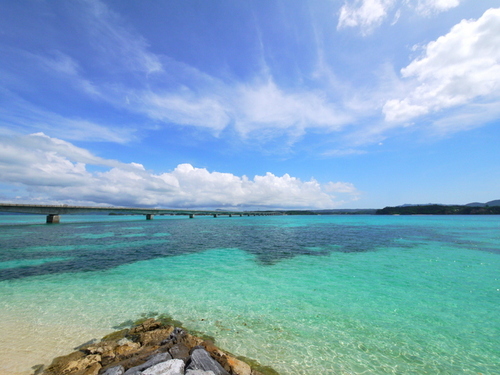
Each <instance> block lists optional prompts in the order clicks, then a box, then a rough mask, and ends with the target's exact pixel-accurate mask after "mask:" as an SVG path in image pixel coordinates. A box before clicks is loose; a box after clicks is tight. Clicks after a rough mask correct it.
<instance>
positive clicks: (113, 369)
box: [102, 365, 125, 375]
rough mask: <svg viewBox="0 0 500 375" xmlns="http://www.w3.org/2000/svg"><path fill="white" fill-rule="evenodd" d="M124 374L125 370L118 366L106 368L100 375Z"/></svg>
mask: <svg viewBox="0 0 500 375" xmlns="http://www.w3.org/2000/svg"><path fill="white" fill-rule="evenodd" d="M124 372H125V369H124V368H123V366H121V365H119V366H115V367H111V368H108V369H107V370H106V371H104V372H103V373H102V375H123V373H124Z"/></svg>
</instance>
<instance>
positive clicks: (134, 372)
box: [123, 353, 172, 375]
mask: <svg viewBox="0 0 500 375" xmlns="http://www.w3.org/2000/svg"><path fill="white" fill-rule="evenodd" d="M169 359H172V356H171V355H170V354H168V353H159V354H154V355H152V356H151V357H149V358H148V359H147V360H146V362H144V363H143V364H142V365H138V366H135V367H131V368H129V369H128V370H127V371H126V372H125V374H123V375H139V374H140V373H141V371H144V370H146V369H147V368H150V367H153V366H154V365H156V364H157V363H160V362H165V361H168V360H169Z"/></svg>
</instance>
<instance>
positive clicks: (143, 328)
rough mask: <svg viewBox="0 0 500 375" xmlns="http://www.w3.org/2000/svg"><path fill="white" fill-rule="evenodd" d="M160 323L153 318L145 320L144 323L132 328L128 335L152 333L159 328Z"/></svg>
mask: <svg viewBox="0 0 500 375" xmlns="http://www.w3.org/2000/svg"><path fill="white" fill-rule="evenodd" d="M160 327H161V323H160V322H159V321H157V320H155V319H153V318H151V319H148V320H146V321H145V322H143V323H141V324H139V325H138V326H135V327H133V328H132V329H131V330H130V332H129V334H131V335H134V334H137V333H141V332H147V331H152V330H154V329H157V328H160Z"/></svg>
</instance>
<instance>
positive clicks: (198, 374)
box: [185, 370, 215, 375]
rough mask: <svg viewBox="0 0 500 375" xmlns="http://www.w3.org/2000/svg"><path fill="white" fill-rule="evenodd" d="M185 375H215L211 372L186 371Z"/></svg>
mask: <svg viewBox="0 0 500 375" xmlns="http://www.w3.org/2000/svg"><path fill="white" fill-rule="evenodd" d="M185 375H215V374H214V372H213V371H203V370H187V371H186V374H185Z"/></svg>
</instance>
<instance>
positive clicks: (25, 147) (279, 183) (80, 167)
mask: <svg viewBox="0 0 500 375" xmlns="http://www.w3.org/2000/svg"><path fill="white" fill-rule="evenodd" d="M90 167H92V168H90ZM95 167H98V168H99V169H101V170H100V171H92V169H93V168H95ZM0 174H1V175H2V181H3V182H4V183H8V184H13V185H15V186H17V188H18V189H19V190H20V191H24V190H26V191H27V196H19V199H21V200H23V201H29V200H30V198H29V197H30V196H34V197H36V201H37V202H42V201H43V202H50V203H53V202H57V203H72V204H74V203H80V204H92V205H94V204H105V205H119V206H142V207H144V206H147V207H173V208H175V207H184V208H204V207H206V208H217V207H226V208H231V207H235V208H245V207H251V208H332V207H336V206H338V205H339V204H340V203H343V202H344V201H346V200H347V201H352V200H355V199H357V197H358V196H359V192H358V191H357V190H356V188H355V187H354V186H353V185H352V184H350V183H345V182H328V183H326V184H324V185H322V184H320V183H319V182H318V181H316V180H314V179H311V180H309V181H302V180H301V179H299V178H296V177H292V176H290V175H288V174H284V175H283V176H281V177H280V176H276V175H274V174H272V173H270V172H268V173H266V174H265V175H263V176H255V177H254V178H253V179H250V178H248V177H246V176H241V177H240V176H235V175H233V174H231V173H221V172H210V171H208V170H207V169H204V168H195V167H193V166H192V165H190V164H180V165H178V166H177V167H176V168H175V169H174V170H173V171H172V172H167V173H161V174H154V173H152V172H149V171H147V170H146V169H145V168H144V167H143V166H142V165H140V164H137V163H121V162H119V161H116V160H109V159H103V158H100V157H97V156H95V155H93V154H92V153H90V152H89V151H87V150H85V149H82V148H79V147H76V146H74V145H73V144H71V143H69V142H66V141H62V140H60V139H57V138H51V137H48V136H46V135H44V134H42V133H38V134H31V135H28V136H17V137H3V138H2V139H0Z"/></svg>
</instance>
